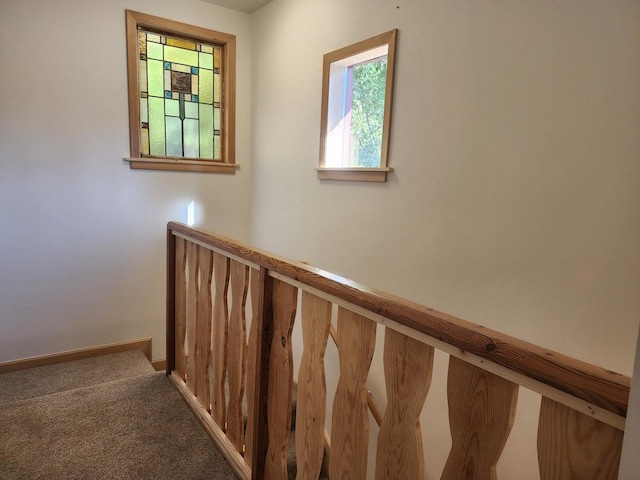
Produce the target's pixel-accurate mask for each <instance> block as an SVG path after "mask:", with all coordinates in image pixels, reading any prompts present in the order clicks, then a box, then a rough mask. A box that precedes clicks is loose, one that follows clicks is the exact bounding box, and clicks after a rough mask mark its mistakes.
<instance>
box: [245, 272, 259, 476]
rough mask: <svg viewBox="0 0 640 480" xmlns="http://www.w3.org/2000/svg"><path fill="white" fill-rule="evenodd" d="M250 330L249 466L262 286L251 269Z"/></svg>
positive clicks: (248, 348)
mask: <svg viewBox="0 0 640 480" xmlns="http://www.w3.org/2000/svg"><path fill="white" fill-rule="evenodd" d="M250 288H251V329H250V330H249V341H248V342H247V388H246V392H247V406H248V412H249V420H248V422H247V431H246V433H245V451H244V458H245V461H246V462H247V463H248V464H249V465H251V463H252V461H253V438H254V435H255V432H254V425H255V424H254V422H253V421H252V418H251V415H252V413H253V411H254V409H255V397H254V394H255V385H254V384H255V381H256V370H255V368H254V366H255V365H256V352H257V350H258V325H259V323H260V319H259V318H258V316H259V315H260V313H261V311H260V308H258V304H259V303H260V291H261V289H262V286H261V285H260V270H256V269H253V268H252V269H251V286H250Z"/></svg>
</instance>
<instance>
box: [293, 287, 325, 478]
mask: <svg viewBox="0 0 640 480" xmlns="http://www.w3.org/2000/svg"><path fill="white" fill-rule="evenodd" d="M330 327H331V303H329V302H327V301H326V300H323V299H321V298H318V297H316V296H314V295H311V294H309V293H306V292H303V294H302V338H303V352H302V360H301V362H300V371H299V375H298V404H297V410H296V458H297V467H298V473H297V476H296V479H297V480H317V478H318V476H319V475H320V470H321V468H322V457H323V454H324V426H325V413H326V407H327V386H326V381H325V374H324V354H325V351H326V348H327V340H328V337H329V328H330Z"/></svg>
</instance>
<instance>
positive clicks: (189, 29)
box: [124, 10, 239, 174]
mask: <svg viewBox="0 0 640 480" xmlns="http://www.w3.org/2000/svg"><path fill="white" fill-rule="evenodd" d="M125 13H126V26H127V75H128V88H129V142H130V149H131V157H129V158H125V159H124V160H125V161H128V162H129V166H130V167H131V168H132V169H144V170H172V171H189V172H214V173H231V174H233V173H235V171H236V169H237V168H238V167H239V165H238V164H236V163H235V110H236V108H235V101H236V37H235V35H231V34H228V33H221V32H217V31H215V30H209V29H206V28H202V27H196V26H193V25H188V24H186V23H180V22H175V21H173V20H167V19H164V18H161V17H155V16H153V15H147V14H145V13H140V12H134V11H132V10H126V11H125ZM138 27H141V28H144V29H149V30H152V31H156V32H159V33H166V34H167V35H176V36H180V37H182V38H189V39H193V40H198V41H203V42H207V43H212V44H215V45H218V46H220V47H221V49H222V72H223V73H222V75H223V77H222V100H223V103H222V112H221V121H222V132H221V142H222V148H221V151H222V155H221V156H222V160H221V161H219V160H200V159H194V158H183V157H158V156H152V155H144V156H143V155H142V154H141V149H140V133H141V132H140V100H139V98H138V97H139V86H138V57H139V55H138Z"/></svg>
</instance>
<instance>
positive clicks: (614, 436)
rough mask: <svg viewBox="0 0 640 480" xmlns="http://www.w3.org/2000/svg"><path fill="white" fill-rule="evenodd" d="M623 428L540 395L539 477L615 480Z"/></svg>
mask: <svg viewBox="0 0 640 480" xmlns="http://www.w3.org/2000/svg"><path fill="white" fill-rule="evenodd" d="M622 437H623V432H621V431H620V430H617V429H615V428H613V427H610V426H609V425H605V424H604V423H602V422H598V421H597V420H594V419H593V418H590V417H588V416H586V415H583V414H582V413H579V412H576V411H575V410H572V409H570V408H568V407H566V406H564V405H560V404H558V403H556V402H554V401H553V400H550V399H548V398H544V397H543V398H542V405H541V408H540V420H539V425H538V463H539V466H540V478H541V480H574V479H583V478H584V479H589V480H615V479H617V478H618V469H619V463H620V454H621V451H622Z"/></svg>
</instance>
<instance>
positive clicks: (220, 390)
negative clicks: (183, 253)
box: [211, 252, 229, 430]
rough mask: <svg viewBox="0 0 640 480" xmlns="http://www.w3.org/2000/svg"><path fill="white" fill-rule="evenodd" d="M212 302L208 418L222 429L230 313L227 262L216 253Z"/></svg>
mask: <svg viewBox="0 0 640 480" xmlns="http://www.w3.org/2000/svg"><path fill="white" fill-rule="evenodd" d="M213 275H214V285H215V293H214V301H213V326H212V329H211V348H212V352H211V353H212V355H211V358H212V377H213V380H212V382H211V416H212V417H213V420H214V421H215V422H216V423H217V424H218V425H219V426H220V428H221V429H223V430H224V429H225V427H226V422H227V407H226V398H225V393H224V384H225V381H226V375H227V341H228V331H229V310H228V305H227V302H228V300H227V292H228V289H229V259H228V258H226V257H224V256H223V255H221V254H219V253H215V252H214V253H213Z"/></svg>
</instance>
